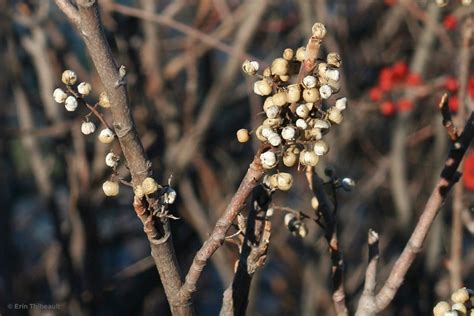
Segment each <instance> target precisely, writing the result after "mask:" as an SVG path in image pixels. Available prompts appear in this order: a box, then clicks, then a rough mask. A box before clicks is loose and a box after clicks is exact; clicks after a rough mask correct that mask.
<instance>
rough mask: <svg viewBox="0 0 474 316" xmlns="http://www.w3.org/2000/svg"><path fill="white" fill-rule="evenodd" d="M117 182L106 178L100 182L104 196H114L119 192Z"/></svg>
mask: <svg viewBox="0 0 474 316" xmlns="http://www.w3.org/2000/svg"><path fill="white" fill-rule="evenodd" d="M119 189H120V187H119V184H118V182H115V181H110V180H107V181H105V182H104V183H103V184H102V190H103V191H104V194H105V195H106V196H116V195H118V194H119Z"/></svg>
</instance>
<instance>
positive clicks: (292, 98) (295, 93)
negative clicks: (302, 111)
mask: <svg viewBox="0 0 474 316" xmlns="http://www.w3.org/2000/svg"><path fill="white" fill-rule="evenodd" d="M300 99H301V87H300V85H299V84H297V83H295V84H291V85H289V86H288V90H287V91H286V101H287V102H288V103H294V102H298V101H299V100H300Z"/></svg>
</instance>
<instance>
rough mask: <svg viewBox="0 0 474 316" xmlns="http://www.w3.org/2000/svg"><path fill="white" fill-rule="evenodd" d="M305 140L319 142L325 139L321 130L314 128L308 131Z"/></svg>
mask: <svg viewBox="0 0 474 316" xmlns="http://www.w3.org/2000/svg"><path fill="white" fill-rule="evenodd" d="M304 136H305V139H307V140H310V139H316V140H319V139H321V138H322V137H323V134H322V133H321V130H320V129H319V128H316V127H313V128H311V129H307V130H306V131H305V135H304Z"/></svg>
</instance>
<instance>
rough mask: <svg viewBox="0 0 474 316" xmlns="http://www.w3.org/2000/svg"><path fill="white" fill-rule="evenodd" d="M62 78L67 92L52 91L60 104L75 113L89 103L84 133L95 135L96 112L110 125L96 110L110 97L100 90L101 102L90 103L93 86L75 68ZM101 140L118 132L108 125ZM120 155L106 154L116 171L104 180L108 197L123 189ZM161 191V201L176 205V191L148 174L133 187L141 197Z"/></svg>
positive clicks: (106, 141)
mask: <svg viewBox="0 0 474 316" xmlns="http://www.w3.org/2000/svg"><path fill="white" fill-rule="evenodd" d="M61 81H62V82H63V83H64V84H65V86H66V91H64V90H63V89H61V88H57V89H55V90H54V92H53V98H54V100H55V101H56V102H57V103H61V104H62V103H64V106H65V108H66V110H67V111H70V112H74V111H75V110H76V109H77V108H78V106H79V105H80V104H82V105H84V106H86V107H87V108H88V109H89V110H90V111H91V112H90V113H89V114H87V115H86V116H85V120H84V121H83V122H82V125H81V132H82V133H83V134H84V135H90V134H93V133H94V132H95V130H96V126H95V124H94V123H93V122H91V121H90V120H89V116H90V115H91V114H95V115H96V116H97V117H98V118H99V119H100V120H101V121H102V123H104V124H105V125H108V124H107V123H106V122H105V121H104V120H103V119H102V117H101V115H100V114H99V112H98V111H97V110H96V108H97V106H100V107H102V108H105V109H107V108H110V102H109V98H108V97H107V94H106V93H105V92H102V93H100V95H99V101H98V102H97V103H96V104H95V105H94V106H91V105H89V104H88V103H87V102H86V101H85V100H84V98H85V97H86V96H88V95H89V94H90V93H91V91H92V87H91V85H90V83H88V82H81V83H79V84H78V85H77V86H75V85H76V82H77V75H76V73H75V72H74V71H72V70H65V71H64V72H63V73H62V76H61ZM97 138H98V140H99V141H100V142H101V143H104V144H110V143H112V142H113V140H114V139H115V133H114V132H113V131H112V129H110V128H109V127H107V126H105V127H104V128H103V129H102V130H101V131H100V133H99V135H98V136H97ZM119 161H120V157H119V156H118V155H116V154H115V153H114V152H109V153H108V154H107V155H106V156H105V164H106V165H107V166H108V167H110V168H112V169H113V174H112V176H111V178H110V180H107V181H105V182H104V183H103V184H102V190H103V191H104V194H105V195H106V196H116V195H118V194H119V190H120V177H119V176H118V174H117V167H118V165H119ZM158 190H161V193H162V194H161V195H160V200H161V202H162V204H173V203H174V201H175V200H176V191H175V190H174V189H173V188H171V187H169V186H166V187H162V186H160V185H159V184H158V183H157V182H156V181H155V179H153V178H151V177H147V178H145V179H144V180H143V182H142V184H140V185H138V186H136V187H135V189H134V193H135V195H136V196H138V197H139V198H143V197H144V196H150V195H152V194H154V193H155V192H157V191H158Z"/></svg>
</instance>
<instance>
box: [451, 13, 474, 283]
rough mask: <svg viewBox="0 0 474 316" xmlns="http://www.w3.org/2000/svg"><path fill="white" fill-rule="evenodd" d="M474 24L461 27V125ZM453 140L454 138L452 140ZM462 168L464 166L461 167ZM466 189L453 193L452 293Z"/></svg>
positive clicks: (458, 264) (458, 270)
mask: <svg viewBox="0 0 474 316" xmlns="http://www.w3.org/2000/svg"><path fill="white" fill-rule="evenodd" d="M473 27H474V22H473V18H472V17H471V18H468V19H467V20H466V21H465V23H464V24H463V26H462V27H461V41H462V45H461V50H460V53H459V60H460V62H459V71H458V81H459V92H458V100H459V102H460V104H459V111H458V114H457V115H456V117H455V122H456V124H458V125H460V124H462V122H463V121H464V120H465V117H466V112H467V111H466V109H467V106H466V94H467V80H468V76H469V63H470V57H471V56H470V55H471V53H470V48H471V47H470V46H471V40H472V36H473V32H474V31H473ZM451 140H452V138H451ZM452 141H453V140H452ZM461 167H462V165H461ZM463 196H464V188H463V186H462V185H456V186H455V187H454V192H453V204H452V207H453V208H452V224H451V255H450V260H449V274H450V284H451V291H454V290H456V289H458V288H460V287H461V286H462V266H461V264H462V263H461V255H462V226H463V224H462V218H461V216H462V211H463V209H464V203H463Z"/></svg>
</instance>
